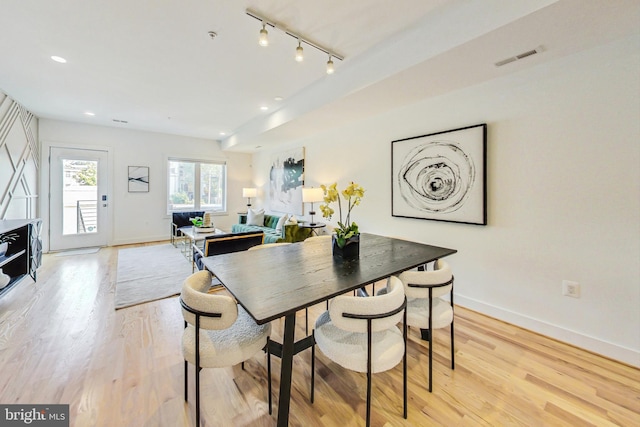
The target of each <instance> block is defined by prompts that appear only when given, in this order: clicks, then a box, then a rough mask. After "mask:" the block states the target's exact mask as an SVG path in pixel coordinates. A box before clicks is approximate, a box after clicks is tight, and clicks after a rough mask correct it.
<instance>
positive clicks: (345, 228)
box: [320, 182, 365, 247]
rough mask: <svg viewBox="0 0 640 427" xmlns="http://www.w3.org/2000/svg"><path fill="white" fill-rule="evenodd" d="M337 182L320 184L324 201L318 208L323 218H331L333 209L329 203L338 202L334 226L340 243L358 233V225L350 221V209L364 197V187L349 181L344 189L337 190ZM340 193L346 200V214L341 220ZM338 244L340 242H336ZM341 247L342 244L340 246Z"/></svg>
mask: <svg viewBox="0 0 640 427" xmlns="http://www.w3.org/2000/svg"><path fill="white" fill-rule="evenodd" d="M337 187H338V183H336V182H334V183H333V184H331V185H329V186H326V185H321V186H320V188H322V191H324V203H325V204H323V205H321V206H320V210H321V211H322V216H323V217H324V218H328V219H331V217H332V215H333V214H334V213H335V211H334V210H333V209H332V208H331V207H330V206H329V204H330V203H333V202H338V210H339V211H340V220H339V221H338V226H337V227H336V229H335V230H336V235H337V236H338V242H342V245H344V244H345V240H346V239H348V238H350V237H352V236H354V235H356V234H359V231H358V225H357V224H356V223H355V222H352V221H351V210H352V209H353V207H354V206H358V205H359V204H360V201H361V200H362V198H363V197H364V191H365V190H364V188H362V187H361V186H360V185H358V184H356V183H355V182H351V183H350V184H349V185H348V186H347V187H346V188H345V189H344V190H342V191H341V192H338V188H337ZM340 194H342V197H343V198H344V199H345V201H346V202H347V216H346V218H345V221H344V222H342V202H341V199H340ZM338 245H339V246H340V243H339V244H338ZM341 247H342V246H341Z"/></svg>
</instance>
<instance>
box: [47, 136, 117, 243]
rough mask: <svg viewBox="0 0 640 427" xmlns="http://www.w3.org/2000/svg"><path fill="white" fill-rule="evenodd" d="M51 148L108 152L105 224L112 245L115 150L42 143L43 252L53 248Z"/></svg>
mask: <svg viewBox="0 0 640 427" xmlns="http://www.w3.org/2000/svg"><path fill="white" fill-rule="evenodd" d="M51 147H55V148H69V149H78V150H99V151H106V152H107V156H108V160H107V164H106V167H107V184H106V192H107V194H108V195H109V199H110V200H109V201H108V203H107V208H106V214H105V215H106V218H105V221H104V223H105V224H106V227H107V229H106V236H107V245H108V246H109V245H111V244H112V241H113V161H114V159H113V157H114V156H113V148H112V147H107V146H101V145H84V144H82V145H81V144H71V143H64V142H56V141H42V145H41V147H40V150H41V151H40V159H41V161H40V166H41V168H40V194H42V195H43V196H42V197H40V198H39V199H40V200H39V203H40V205H39V208H40V209H39V211H40V216H41V217H42V230H43V233H42V243H43V251H44V252H49V251H50V247H51V239H50V233H51V221H50V218H49V213H50V207H51V203H50V200H49V199H50V183H49V180H50V173H51V159H50V158H49V155H50V152H51Z"/></svg>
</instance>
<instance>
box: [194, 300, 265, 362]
mask: <svg viewBox="0 0 640 427" xmlns="http://www.w3.org/2000/svg"><path fill="white" fill-rule="evenodd" d="M270 334H271V323H267V324H265V325H258V324H257V323H256V322H255V321H254V320H253V319H252V318H251V316H249V314H247V312H246V311H245V310H244V309H243V308H242V307H241V306H238V318H237V319H236V321H235V322H234V323H233V325H231V326H230V327H229V328H228V329H222V330H217V331H210V330H205V329H200V367H201V368H221V367H224V366H234V365H237V364H238V363H240V362H243V361H245V360H247V359H250V358H252V357H253V356H254V355H255V354H256V353H258V352H259V351H260V350H262V349H263V348H264V346H265V345H266V344H267V337H268V336H269V335H270ZM195 348H196V334H195V327H194V326H193V325H191V324H189V325H188V326H187V328H186V329H185V330H184V334H183V335H182V354H183V356H184V360H186V361H188V362H189V363H191V364H193V365H195V364H196V350H195Z"/></svg>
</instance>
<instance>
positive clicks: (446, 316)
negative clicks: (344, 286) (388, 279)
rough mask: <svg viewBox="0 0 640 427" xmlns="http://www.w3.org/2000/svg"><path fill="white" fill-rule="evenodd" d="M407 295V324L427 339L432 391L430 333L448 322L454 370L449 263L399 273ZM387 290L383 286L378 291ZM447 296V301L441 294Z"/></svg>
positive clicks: (440, 262) (451, 287)
mask: <svg viewBox="0 0 640 427" xmlns="http://www.w3.org/2000/svg"><path fill="white" fill-rule="evenodd" d="M399 277H400V280H401V281H402V283H403V285H404V292H405V294H406V296H407V324H408V325H409V327H414V328H420V331H421V336H422V339H426V340H428V341H429V392H431V391H432V390H433V375H432V374H433V368H432V361H433V333H432V331H433V330H434V329H440V328H445V327H447V326H449V325H450V330H451V369H455V349H454V329H453V324H454V322H453V274H452V272H451V268H450V267H449V264H447V262H445V261H443V260H441V259H440V260H437V261H436V262H435V263H434V265H433V270H428V271H426V270H425V271H415V270H411V271H405V272H403V273H402V274H400V276H399ZM384 293H386V289H382V290H381V291H380V292H378V294H384ZM447 294H448V295H449V301H447V300H445V299H443V298H442V297H443V296H446V295H447Z"/></svg>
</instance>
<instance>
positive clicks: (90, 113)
mask: <svg viewBox="0 0 640 427" xmlns="http://www.w3.org/2000/svg"><path fill="white" fill-rule="evenodd" d="M84 115H85V116H91V117H93V116H95V115H96V113H92V112H91V111H85V112H84Z"/></svg>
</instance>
